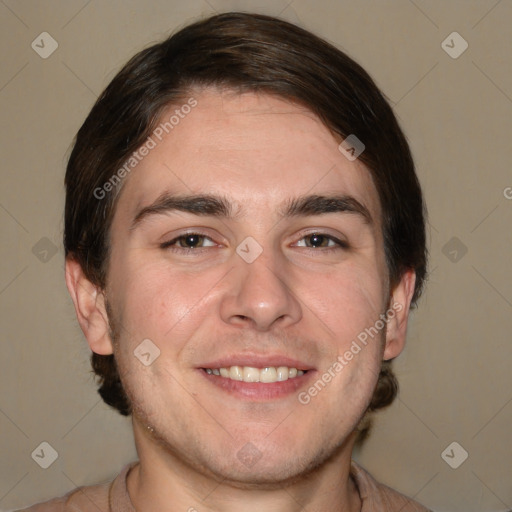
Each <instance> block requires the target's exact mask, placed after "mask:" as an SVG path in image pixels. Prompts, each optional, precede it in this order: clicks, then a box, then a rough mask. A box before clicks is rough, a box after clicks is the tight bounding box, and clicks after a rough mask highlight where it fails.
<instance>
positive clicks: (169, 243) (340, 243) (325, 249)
mask: <svg viewBox="0 0 512 512" xmlns="http://www.w3.org/2000/svg"><path fill="white" fill-rule="evenodd" d="M314 235H316V236H321V237H325V238H327V239H328V240H329V241H332V242H334V243H335V244H336V246H334V247H304V248H305V249H309V250H313V251H318V249H322V252H332V251H338V250H340V249H342V250H347V249H349V244H348V243H347V242H344V241H342V240H339V239H338V238H336V237H334V236H332V235H328V234H326V233H322V232H317V231H315V232H312V233H307V234H305V235H303V236H302V238H300V240H299V241H301V240H303V239H305V238H307V237H312V236H314ZM188 236H199V237H202V238H206V239H208V240H210V241H211V242H213V240H212V239H211V238H210V237H209V236H207V235H204V234H203V233H198V232H195V231H191V232H190V233H184V234H183V235H180V236H177V237H176V238H173V239H172V240H169V241H167V242H163V243H162V244H160V248H161V249H166V250H170V251H173V252H181V253H183V252H185V253H188V254H190V253H191V252H192V251H193V252H194V253H199V252H202V250H204V249H208V247H196V248H194V247H172V246H173V245H174V244H175V243H177V242H179V241H180V240H184V239H185V238H187V237H188Z"/></svg>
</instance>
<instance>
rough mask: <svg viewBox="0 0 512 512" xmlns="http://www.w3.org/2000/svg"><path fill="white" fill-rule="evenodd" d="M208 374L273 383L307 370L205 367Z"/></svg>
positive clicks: (246, 380)
mask: <svg viewBox="0 0 512 512" xmlns="http://www.w3.org/2000/svg"><path fill="white" fill-rule="evenodd" d="M203 370H204V371H205V372H206V373H207V374H208V375H216V376H218V377H221V378H224V379H230V380H236V381H242V382H262V383H267V384H270V383H273V382H283V381H286V380H288V379H294V378H296V377H301V376H302V375H304V373H306V372H307V370H299V369H297V368H293V367H288V366H277V367H276V366H267V367H264V368H255V367H253V366H230V367H228V368H203Z"/></svg>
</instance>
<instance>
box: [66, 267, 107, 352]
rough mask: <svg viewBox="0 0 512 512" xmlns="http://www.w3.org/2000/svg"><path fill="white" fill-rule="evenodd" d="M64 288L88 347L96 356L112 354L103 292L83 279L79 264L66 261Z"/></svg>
mask: <svg viewBox="0 0 512 512" xmlns="http://www.w3.org/2000/svg"><path fill="white" fill-rule="evenodd" d="M66 286H67V287H68V290H69V293H70V295H71V298H72V299H73V304H74V305H75V311H76V316H77V318H78V323H79V324H80V327H81V328H82V331H83V333H84V335H85V337H86V338H87V342H88V343H89V347H91V350H92V351H93V352H95V353H96V354H102V355H109V354H112V353H113V349H112V341H111V339H110V336H109V324H108V316H107V312H106V308H105V296H104V295H103V292H102V291H101V290H100V289H99V288H98V287H97V286H95V285H94V284H93V283H91V281H89V280H88V279H87V277H85V275H84V272H83V270H82V267H81V266H80V264H79V263H78V262H77V261H76V260H74V259H72V258H67V259H66Z"/></svg>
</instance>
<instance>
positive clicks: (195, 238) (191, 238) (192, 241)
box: [185, 235, 199, 249]
mask: <svg viewBox="0 0 512 512" xmlns="http://www.w3.org/2000/svg"><path fill="white" fill-rule="evenodd" d="M198 242H199V235H188V236H187V238H185V243H186V244H187V245H191V246H192V247H191V248H192V249H193V248H194V247H195V246H196V244H197V243H198Z"/></svg>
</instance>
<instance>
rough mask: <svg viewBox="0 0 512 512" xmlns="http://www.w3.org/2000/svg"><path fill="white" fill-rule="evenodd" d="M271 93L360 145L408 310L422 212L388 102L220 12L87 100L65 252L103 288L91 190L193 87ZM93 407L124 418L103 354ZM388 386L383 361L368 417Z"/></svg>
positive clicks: (297, 47) (327, 52)
mask: <svg viewBox="0 0 512 512" xmlns="http://www.w3.org/2000/svg"><path fill="white" fill-rule="evenodd" d="M202 86H216V87H219V88H229V89H233V90H237V91H240V92H245V91H255V92H263V93H267V94H274V95H277V96H279V97H282V98H285V99H288V100H291V101H294V102H296V103H299V104H301V105H303V106H305V107H307V108H308V109H309V110H311V111H312V112H314V113H315V114H316V115H317V116H318V117H319V118H320V119H321V120H322V121H323V122H324V123H325V125H326V126H327V127H329V128H330V129H331V130H332V132H333V133H336V134H338V135H339V136H341V137H343V138H345V137H347V136H348V135H350V134H355V135H356V136H357V138H358V139H360V140H361V141H362V142H363V143H364V144H365V151H364V152H363V153H362V154H361V155H360V156H359V159H360V160H361V161H362V162H363V163H364V164H365V165H366V167H367V168H368V170H369V171H370V173H371V176H372V179H373V181H374V183H375V186H376V188H377V191H378V194H379V198H380V203H381V207H382V212H383V217H382V230H383V237H384V249H385V257H386V262H387V267H388V270H389V280H390V285H391V287H393V286H394V285H396V284H397V283H398V282H399V280H400V278H401V276H402V275H403V272H404V271H405V270H407V269H414V271H415V272H416V285H415V291H414V296H413V302H412V305H413V306H414V305H415V304H416V302H417V300H418V298H419V296H420V294H421V291H422V287H423V283H424V280H425V277H426V265H427V250H426V244H425V216H426V210H425V206H424V202H423V198H422V192H421V188H420V184H419V182H418V179H417V176H416V173H415V169H414V163H413V160H412V157H411V153H410V150H409V146H408V144H407V141H406V139H405V137H404V135H403V133H402V130H401V129H400V127H399V125H398V122H397V120H396V118H395V116H394V114H393V112H392V110H391V107H390V106H389V104H388V102H387V101H386V99H385V98H384V96H383V95H382V93H381V92H380V91H379V89H378V88H377V86H376V85H375V83H374V82H373V80H372V79H371V78H370V76H369V75H368V74H367V73H366V71H364V69H363V68H361V66H359V65H358V64H357V63H356V62H354V61H353V60H352V59H350V58H349V57H348V56H347V55H345V54H344V53H343V52H341V51H340V50H338V49H336V48H335V47H334V46H332V45H330V44H329V43H327V42H326V41H324V40H322V39H320V38H319V37H317V36H315V35H313V34H311V33H310V32H307V31H305V30H303V29H301V28H299V27H297V26H295V25H292V24H290V23H287V22H285V21H283V20H280V19H277V18H272V17H269V16H263V15H258V14H245V13H225V14H220V15H216V16H212V17H210V18H207V19H205V20H202V21H199V22H197V23H194V24H192V25H189V26H187V27H185V28H183V29H182V30H180V31H179V32H177V33H176V34H174V35H172V36H171V37H169V38H168V39H166V40H165V41H163V42H161V43H158V44H155V45H153V46H151V47H149V48H147V49H145V50H143V51H141V52H140V53H138V54H137V55H135V56H134V57H133V58H132V59H131V60H130V61H129V62H128V63H127V64H126V65H125V66H124V67H123V68H122V69H121V71H120V72H119V73H118V74H117V75H116V76H115V78H114V79H113V80H112V82H111V83H110V84H109V85H108V87H107V88H106V89H105V91H104V92H103V93H102V94H101V96H100V97H99V98H98V100H97V102H96V104H95V105H94V107H93V108H92V110H91V112H90V114H89V115H88V117H87V119H86V120H85V122H84V124H83V125H82V127H81V128H80V130H79V131H78V134H77V136H76V140H75V144H74V148H73V151H72V153H71V156H70V159H69V163H68V166H67V171H66V179H65V183H66V209H65V233H64V246H65V253H66V257H72V258H75V259H76V260H77V261H78V262H79V263H80V265H81V266H82V268H83V270H84V273H85V275H86V276H87V278H88V279H89V280H90V281H91V282H93V283H94V284H96V285H97V286H99V287H101V288H104V287H105V284H106V277H107V275H106V269H107V265H108V258H109V247H110V244H109V229H110V225H111V221H112V218H113V214H114V210H115V205H116V195H115V194H114V193H111V194H106V195H105V197H104V198H102V199H97V197H96V195H95V193H94V191H95V190H97V189H98V187H102V185H104V184H105V183H106V182H107V181H108V180H109V179H110V178H111V177H112V176H113V175H114V174H115V172H116V170H118V169H119V168H120V167H121V166H122V165H123V163H124V162H125V161H126V160H127V159H128V158H129V157H130V155H131V154H132V153H133V152H134V151H136V150H137V149H138V148H139V147H140V146H141V144H142V143H143V142H144V141H145V140H146V139H147V137H148V136H149V135H150V134H151V132H152V131H153V130H154V128H155V126H156V124H157V123H158V121H159V117H160V115H161V113H162V111H163V109H164V108H166V107H167V106H169V105H170V104H177V103H178V102H180V101H183V100H184V98H186V95H187V94H189V93H190V91H191V90H193V89H194V88H195V87H202ZM91 362H92V367H93V370H94V372H95V373H96V374H97V376H98V377H99V380H100V387H99V393H100V395H101V397H102V398H103V400H104V401H105V402H106V403H107V404H109V405H111V406H112V407H114V408H116V409H117V410H118V411H119V412H120V413H121V414H124V415H128V414H130V413H131V406H130V403H129V400H128V398H127V396H126V394H125V393H124V390H123V387H122V385H121V381H120V378H119V374H118V370H117V366H116V361H115V358H114V356H113V355H108V356H104V355H99V354H95V353H93V354H92V357H91ZM397 389H398V385H397V381H396V378H395V376H394V375H393V372H392V370H391V367H390V363H389V362H384V363H383V366H382V370H381V374H380V376H379V380H378V383H377V386H376V389H375V393H374V396H373V398H372V402H371V404H370V406H369V410H370V411H373V410H376V409H379V408H381V407H385V406H387V405H389V404H390V403H391V402H392V401H393V400H394V398H395V396H396V394H397Z"/></svg>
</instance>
